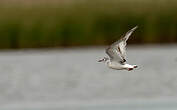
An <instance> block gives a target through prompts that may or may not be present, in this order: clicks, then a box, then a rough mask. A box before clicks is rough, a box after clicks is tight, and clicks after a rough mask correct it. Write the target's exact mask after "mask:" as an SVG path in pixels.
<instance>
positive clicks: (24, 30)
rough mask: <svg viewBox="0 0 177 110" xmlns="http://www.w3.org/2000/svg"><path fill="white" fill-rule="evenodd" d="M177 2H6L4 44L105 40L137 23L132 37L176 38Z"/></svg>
mask: <svg viewBox="0 0 177 110" xmlns="http://www.w3.org/2000/svg"><path fill="white" fill-rule="evenodd" d="M33 2H34V1H33ZM176 4H177V2H175V1H172V0H169V1H167V0H165V1H161V0H159V1H150V0H144V1H139V0H134V1H130V0H125V1H114V0H110V1H109V2H108V1H104V0H103V1H99V0H96V1H84V2H83V1H70V2H49V1H48V2H42V3H41V2H38V3H25V2H24V3H23V2H20V3H19V2H13V3H12V2H2V3H1V4H0V48H35V47H58V46H80V45H104V44H108V43H111V42H112V40H116V39H118V38H119V37H120V35H122V34H123V33H125V32H126V31H127V30H128V29H130V28H132V27H134V26H135V25H138V26H139V29H138V30H137V31H136V33H135V34H136V37H132V38H131V40H130V41H129V42H130V43H138V44H139V43H171V42H177V14H176V11H177V8H176V7H177V5H176ZM133 36H134V35H133Z"/></svg>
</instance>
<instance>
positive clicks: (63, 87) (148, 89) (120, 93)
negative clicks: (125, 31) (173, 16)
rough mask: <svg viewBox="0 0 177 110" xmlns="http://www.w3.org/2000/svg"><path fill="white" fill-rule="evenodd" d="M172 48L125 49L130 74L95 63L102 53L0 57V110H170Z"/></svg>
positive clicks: (176, 79) (176, 58)
mask: <svg viewBox="0 0 177 110" xmlns="http://www.w3.org/2000/svg"><path fill="white" fill-rule="evenodd" d="M176 48H177V46H132V47H129V48H128V53H127V54H128V59H127V60H128V63H130V64H136V65H138V66H139V67H138V68H137V69H135V70H133V71H131V72H129V71H117V70H112V69H109V68H107V67H106V66H105V65H104V64H102V63H98V62H97V60H99V59H100V58H102V57H104V56H105V53H104V48H102V47H99V48H72V49H53V50H51V49H45V50H28V51H22V50H21V51H1V52H0V105H1V107H0V109H7V110H9V109H13V110H14V109H18V110H19V109H22V110H24V109H33V110H34V109H38V110H40V109H50V110H52V109H53V110H55V109H56V110H58V109H60V110H83V109H84V110H108V109H109V110H117V109H118V108H119V109H121V110H129V109H135V110H137V109H140V110H142V109H145V110H146V109H152V110H153V109H156V110H157V109H159V110H166V108H168V110H173V109H174V110H175V108H177V106H176V105H177V72H176V71H177V49H176ZM142 101H143V102H142Z"/></svg>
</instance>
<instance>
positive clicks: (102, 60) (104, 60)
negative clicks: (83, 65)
mask: <svg viewBox="0 0 177 110" xmlns="http://www.w3.org/2000/svg"><path fill="white" fill-rule="evenodd" d="M108 60H109V58H106V57H104V58H103V59H100V60H98V62H103V63H105V62H106V61H108Z"/></svg>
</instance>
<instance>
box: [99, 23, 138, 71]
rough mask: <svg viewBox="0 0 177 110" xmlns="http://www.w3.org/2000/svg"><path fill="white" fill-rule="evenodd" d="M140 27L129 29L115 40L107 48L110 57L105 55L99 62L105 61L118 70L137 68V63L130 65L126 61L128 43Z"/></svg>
mask: <svg viewBox="0 0 177 110" xmlns="http://www.w3.org/2000/svg"><path fill="white" fill-rule="evenodd" d="M137 28H138V26H136V27H134V28H132V29H131V30H129V31H128V32H127V33H126V34H125V35H123V37H121V38H120V39H119V40H118V41H116V42H114V43H113V44H112V45H110V46H109V47H108V48H107V49H106V54H107V55H108V56H109V57H104V58H103V59H100V60H99V61H98V62H104V63H105V64H106V65H107V66H108V67H109V68H111V69H116V70H128V71H131V70H133V69H134V68H137V67H138V66H137V65H130V64H127V63H126V45H127V40H128V38H129V37H130V35H131V34H132V33H133V32H134V31H135V30H136V29H137Z"/></svg>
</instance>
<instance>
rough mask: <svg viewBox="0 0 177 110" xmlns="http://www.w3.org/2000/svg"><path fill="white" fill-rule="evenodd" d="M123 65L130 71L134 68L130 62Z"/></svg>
mask: <svg viewBox="0 0 177 110" xmlns="http://www.w3.org/2000/svg"><path fill="white" fill-rule="evenodd" d="M123 66H124V68H125V69H126V70H128V71H131V70H133V68H134V66H132V65H129V64H124V65H123Z"/></svg>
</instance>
